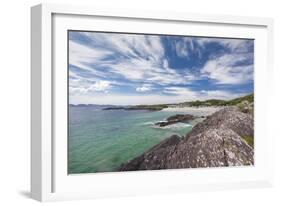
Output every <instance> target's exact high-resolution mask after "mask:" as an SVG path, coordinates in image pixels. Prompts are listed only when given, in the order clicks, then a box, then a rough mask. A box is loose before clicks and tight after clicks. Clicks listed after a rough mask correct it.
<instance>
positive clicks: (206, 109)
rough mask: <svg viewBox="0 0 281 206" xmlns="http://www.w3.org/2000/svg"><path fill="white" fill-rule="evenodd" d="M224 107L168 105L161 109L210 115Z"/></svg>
mask: <svg viewBox="0 0 281 206" xmlns="http://www.w3.org/2000/svg"><path fill="white" fill-rule="evenodd" d="M223 108H224V107H168V108H165V109H163V110H162V111H167V112H181V113H182V112H185V113H188V114H192V115H197V116H199V115H204V116H207V115H211V114H213V113H215V112H216V111H219V110H221V109H223Z"/></svg>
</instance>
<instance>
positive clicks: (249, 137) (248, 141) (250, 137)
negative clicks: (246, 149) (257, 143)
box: [242, 136, 254, 147]
mask: <svg viewBox="0 0 281 206" xmlns="http://www.w3.org/2000/svg"><path fill="white" fill-rule="evenodd" d="M242 138H243V139H244V140H245V141H246V142H247V143H248V145H250V146H251V147H254V137H252V136H243V137H242Z"/></svg>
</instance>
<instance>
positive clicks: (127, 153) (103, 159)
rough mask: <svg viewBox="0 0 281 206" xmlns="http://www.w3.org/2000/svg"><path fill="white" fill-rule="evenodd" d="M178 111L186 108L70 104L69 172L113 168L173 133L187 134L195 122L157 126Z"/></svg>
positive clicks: (112, 169)
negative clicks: (166, 108)
mask: <svg viewBox="0 0 281 206" xmlns="http://www.w3.org/2000/svg"><path fill="white" fill-rule="evenodd" d="M175 114H186V112H184V113H183V112H175V111H147V110H129V111H128V110H102V109H100V108H94V107H78V106H77V107H69V120H68V121H69V122H68V124H69V130H68V131H69V132H68V173H69V174H78V173H96V172H114V171H116V170H117V169H118V168H119V167H120V165H121V164H122V163H125V162H127V161H129V160H131V159H133V158H135V157H137V156H139V155H141V154H142V153H143V152H145V151H147V150H148V149H150V148H151V147H153V146H155V145H156V144H158V143H159V142H161V141H162V140H164V139H166V138H168V137H170V136H171V135H173V134H177V135H180V136H184V135H186V134H187V133H188V132H189V131H191V129H192V127H193V126H194V125H195V122H191V123H177V124H173V125H169V126H166V127H158V126H155V123H156V122H159V121H163V120H165V119H166V118H168V117H169V116H172V115H175Z"/></svg>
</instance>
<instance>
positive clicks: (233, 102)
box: [179, 94, 254, 107]
mask: <svg viewBox="0 0 281 206" xmlns="http://www.w3.org/2000/svg"><path fill="white" fill-rule="evenodd" d="M243 101H247V102H249V103H252V102H253V101H254V94H249V95H246V96H243V97H239V98H235V99H231V100H220V99H209V100H205V101H199V100H197V101H192V102H184V103H180V104H179V105H181V106H191V107H199V106H234V105H237V104H239V103H241V102H243Z"/></svg>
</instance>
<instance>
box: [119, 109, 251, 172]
mask: <svg viewBox="0 0 281 206" xmlns="http://www.w3.org/2000/svg"><path fill="white" fill-rule="evenodd" d="M193 118H194V117H193V116H192V115H188V116H186V115H180V116H177V115H175V116H172V117H170V119H169V118H168V119H167V121H166V123H165V124H163V123H159V126H160V125H161V124H162V126H166V125H168V124H173V123H176V122H181V121H190V120H191V119H193ZM253 138H254V122H253V113H252V112H247V111H242V110H241V109H239V107H236V106H231V107H226V108H223V109H221V110H219V111H217V112H215V113H214V114H212V115H210V116H208V117H207V118H206V119H205V120H204V121H202V122H200V123H198V124H197V125H195V126H194V128H193V129H192V131H191V132H190V133H188V134H187V135H186V136H184V137H179V136H177V135H172V136H171V137H169V138H167V139H165V140H164V141H162V142H160V143H159V144H157V145H155V146H154V147H152V148H151V149H149V150H148V151H146V152H144V153H143V154H142V155H140V156H138V157H136V158H134V159H132V160H130V161H128V162H126V163H124V164H122V165H121V166H120V168H118V171H136V170H156V169H175V168H202V167H223V166H242V165H253V164H254V149H253V145H251V144H250V143H249V142H247V140H248V139H251V141H253Z"/></svg>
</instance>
